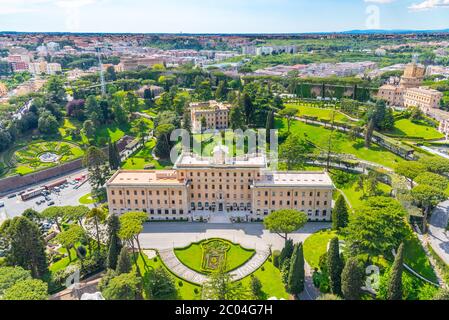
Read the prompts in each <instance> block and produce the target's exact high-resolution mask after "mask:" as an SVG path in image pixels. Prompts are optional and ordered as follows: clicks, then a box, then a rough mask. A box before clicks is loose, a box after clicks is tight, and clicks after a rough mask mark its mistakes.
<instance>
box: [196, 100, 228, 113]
mask: <svg viewBox="0 0 449 320" xmlns="http://www.w3.org/2000/svg"><path fill="white" fill-rule="evenodd" d="M230 108H231V105H230V104H226V103H222V102H218V101H215V100H210V101H204V102H192V103H191V104H190V109H191V110H193V111H196V112H204V111H216V110H225V111H226V110H229V109H230Z"/></svg>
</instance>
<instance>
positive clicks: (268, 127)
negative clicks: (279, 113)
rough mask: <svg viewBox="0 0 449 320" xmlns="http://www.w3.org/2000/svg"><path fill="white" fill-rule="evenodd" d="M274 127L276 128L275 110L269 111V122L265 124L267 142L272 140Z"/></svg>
mask: <svg viewBox="0 0 449 320" xmlns="http://www.w3.org/2000/svg"><path fill="white" fill-rule="evenodd" d="M272 129H274V112H273V111H269V112H268V114H267V122H266V124H265V130H266V136H267V142H269V141H270V132H271V130H272Z"/></svg>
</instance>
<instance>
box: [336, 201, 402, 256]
mask: <svg viewBox="0 0 449 320" xmlns="http://www.w3.org/2000/svg"><path fill="white" fill-rule="evenodd" d="M405 216H406V212H405V210H404V208H403V207H402V205H401V204H400V203H399V202H398V201H397V200H395V199H393V198H389V197H372V198H369V199H368V200H367V201H366V203H365V204H364V205H363V206H362V207H361V208H359V209H358V210H356V211H355V213H354V214H353V215H352V217H351V219H350V221H349V224H348V227H347V228H346V229H345V230H344V231H345V235H346V238H345V241H346V248H348V249H349V250H350V251H351V252H352V253H353V255H355V254H362V253H365V254H367V255H368V259H369V258H370V257H372V256H379V255H384V256H388V255H390V254H391V251H392V250H393V249H394V248H397V247H398V246H399V244H400V243H401V242H403V241H404V240H405V239H406V237H407V236H408V235H409V234H410V227H409V226H408V225H407V223H406V221H405ZM380 230H381V231H382V232H380Z"/></svg>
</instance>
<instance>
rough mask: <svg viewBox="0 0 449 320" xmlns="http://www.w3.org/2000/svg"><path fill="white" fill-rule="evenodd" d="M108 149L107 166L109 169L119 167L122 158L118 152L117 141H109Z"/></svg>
mask: <svg viewBox="0 0 449 320" xmlns="http://www.w3.org/2000/svg"><path fill="white" fill-rule="evenodd" d="M108 151H109V157H108V159H109V167H110V168H111V170H117V169H119V168H120V164H121V162H122V159H121V157H120V152H119V151H118V146H117V143H116V142H111V141H109V143H108Z"/></svg>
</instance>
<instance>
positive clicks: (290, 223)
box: [264, 209, 307, 242]
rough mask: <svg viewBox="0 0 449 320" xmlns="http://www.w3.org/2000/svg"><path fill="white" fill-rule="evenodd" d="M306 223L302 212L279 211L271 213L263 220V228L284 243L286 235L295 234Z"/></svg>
mask: <svg viewBox="0 0 449 320" xmlns="http://www.w3.org/2000/svg"><path fill="white" fill-rule="evenodd" d="M306 223H307V215H306V214H305V213H304V212H300V211H297V210H291V209H281V210H278V211H274V212H272V213H271V214H270V215H269V216H268V217H266V218H265V220H264V226H265V228H267V229H268V230H269V231H270V232H274V233H277V234H278V235H279V236H280V237H282V238H283V239H284V240H285V242H287V240H288V234H289V233H292V232H295V231H297V230H299V229H301V228H302V227H304V225H305V224H306Z"/></svg>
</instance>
